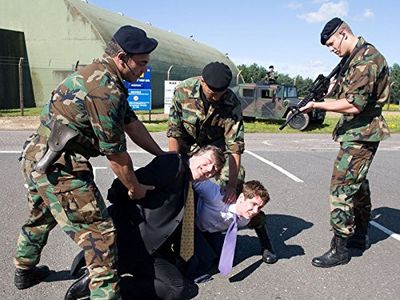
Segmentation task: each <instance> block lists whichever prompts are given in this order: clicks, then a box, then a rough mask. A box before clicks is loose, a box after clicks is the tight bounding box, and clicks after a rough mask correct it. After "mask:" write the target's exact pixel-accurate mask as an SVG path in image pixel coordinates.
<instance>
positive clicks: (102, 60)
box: [95, 53, 128, 94]
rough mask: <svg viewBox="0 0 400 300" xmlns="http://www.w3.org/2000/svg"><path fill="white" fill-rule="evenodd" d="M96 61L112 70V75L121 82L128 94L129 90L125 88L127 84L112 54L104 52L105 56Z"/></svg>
mask: <svg viewBox="0 0 400 300" xmlns="http://www.w3.org/2000/svg"><path fill="white" fill-rule="evenodd" d="M95 62H97V63H100V64H102V65H104V66H105V67H106V68H107V69H108V70H109V71H110V74H111V76H112V77H113V78H114V79H115V80H116V81H119V82H120V85H121V87H122V88H123V90H124V92H125V93H126V94H127V93H128V90H127V89H126V88H125V85H124V79H123V78H122V75H121V73H120V71H119V70H118V68H117V65H116V64H115V62H114V60H113V59H112V57H111V56H109V55H108V54H106V53H104V54H103V56H102V57H101V58H98V59H96V60H95Z"/></svg>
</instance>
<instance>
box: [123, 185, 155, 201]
mask: <svg viewBox="0 0 400 300" xmlns="http://www.w3.org/2000/svg"><path fill="white" fill-rule="evenodd" d="M154 189H155V186H153V185H145V184H141V183H139V184H138V185H137V186H136V187H135V190H134V192H132V191H129V192H128V195H129V198H131V199H132V200H138V199H142V198H144V197H146V193H147V191H152V190H154Z"/></svg>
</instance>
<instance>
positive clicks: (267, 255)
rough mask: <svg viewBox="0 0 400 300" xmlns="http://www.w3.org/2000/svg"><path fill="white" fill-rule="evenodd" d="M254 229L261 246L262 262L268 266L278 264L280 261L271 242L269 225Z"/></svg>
mask: <svg viewBox="0 0 400 300" xmlns="http://www.w3.org/2000/svg"><path fill="white" fill-rule="evenodd" d="M254 229H255V231H256V234H257V236H258V239H259V241H260V244H261V254H262V260H263V261H264V262H265V263H267V264H274V263H276V262H277V261H278V257H277V255H276V254H275V251H274V248H273V247H272V243H271V240H270V239H269V236H268V231H267V225H266V224H264V225H263V226H262V227H259V228H254Z"/></svg>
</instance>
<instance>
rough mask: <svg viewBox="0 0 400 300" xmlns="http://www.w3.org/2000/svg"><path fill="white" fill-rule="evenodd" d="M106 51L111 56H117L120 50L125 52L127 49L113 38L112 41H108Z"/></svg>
mask: <svg viewBox="0 0 400 300" xmlns="http://www.w3.org/2000/svg"><path fill="white" fill-rule="evenodd" d="M104 52H105V53H107V54H108V55H110V56H111V57H115V56H117V55H118V53H120V52H123V53H125V51H124V50H123V49H122V48H121V46H120V45H119V44H118V42H117V41H116V40H115V39H114V38H112V39H111V41H109V42H108V43H107V46H106V50H105V51H104Z"/></svg>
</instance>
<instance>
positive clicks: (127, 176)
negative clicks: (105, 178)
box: [107, 152, 139, 193]
mask: <svg viewBox="0 0 400 300" xmlns="http://www.w3.org/2000/svg"><path fill="white" fill-rule="evenodd" d="M107 159H108V161H109V163H110V167H111V169H112V170H113V172H114V174H115V175H117V177H118V178H119V180H121V182H122V183H123V184H124V185H125V186H126V188H127V189H128V191H131V192H133V193H134V191H135V188H136V187H137V186H138V185H139V181H138V180H137V178H136V175H135V172H134V171H133V163H132V160H131V157H130V156H129V154H128V153H127V152H122V153H115V154H111V155H107Z"/></svg>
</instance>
